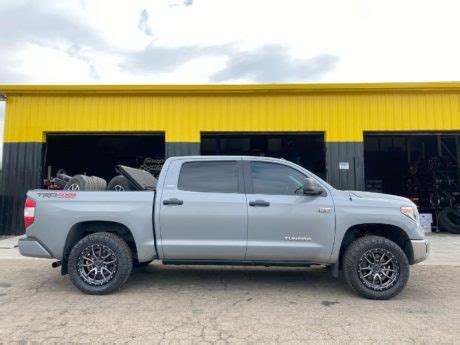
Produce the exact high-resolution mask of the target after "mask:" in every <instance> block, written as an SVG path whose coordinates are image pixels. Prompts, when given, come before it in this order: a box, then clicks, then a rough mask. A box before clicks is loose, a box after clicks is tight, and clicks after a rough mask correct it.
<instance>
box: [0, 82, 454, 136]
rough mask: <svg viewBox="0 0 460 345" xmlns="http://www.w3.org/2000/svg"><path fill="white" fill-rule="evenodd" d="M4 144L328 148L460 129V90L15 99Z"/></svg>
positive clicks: (9, 105)
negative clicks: (215, 141)
mask: <svg viewBox="0 0 460 345" xmlns="http://www.w3.org/2000/svg"><path fill="white" fill-rule="evenodd" d="M7 95H8V100H7V107H6V109H7V114H6V119H5V134H4V140H5V142H42V141H44V140H45V134H46V132H109V131H110V132H131V131H132V132H144V131H147V132H165V135H166V141H167V142H199V141H200V133H201V132H215V131H219V132H222V131H223V132H235V131H244V132H260V131H264V132H270V131H273V132H281V131H283V132H284V131H297V132H299V131H315V132H325V134H326V140H327V141H329V142H350V141H358V142H359V141H362V140H363V132H365V131H434V130H443V131H453V130H456V131H458V130H460V91H459V90H445V91H443V90H431V91H427V90H421V91H404V90H397V91H394V92H391V91H381V92H378V91H373V92H362V91H353V90H350V91H348V92H345V91H340V92H337V91H334V92H332V91H331V92H329V91H322V92H316V93H314V92H286V91H284V92H279V93H276V92H266V93H251V92H247V93H245V92H239V93H237V92H228V93H226V92H224V91H223V92H221V93H195V94H194V93H190V94H186V93H185V92H184V93H176V94H174V93H170V94H162V93H158V92H157V93H140V94H137V93H135V92H132V93H121V92H120V93H97V92H95V93H81V92H73V93H64V92H62V93H59V94H58V93H14V92H11V93H9V94H7Z"/></svg>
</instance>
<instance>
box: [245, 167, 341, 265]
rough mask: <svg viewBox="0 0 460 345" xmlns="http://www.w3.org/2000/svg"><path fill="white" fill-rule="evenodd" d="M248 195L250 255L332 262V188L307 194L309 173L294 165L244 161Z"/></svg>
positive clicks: (286, 259)
mask: <svg viewBox="0 0 460 345" xmlns="http://www.w3.org/2000/svg"><path fill="white" fill-rule="evenodd" d="M244 166H245V169H244V174H245V178H246V181H247V182H246V183H247V185H246V189H247V192H248V194H247V200H248V206H249V207H248V249H247V255H246V259H247V260H270V261H314V262H327V260H328V259H329V257H330V254H331V251H332V246H333V244H334V235H335V216H334V205H333V201H332V198H331V196H330V195H329V193H327V191H325V192H324V193H323V195H319V196H310V195H304V194H303V190H302V186H303V181H304V179H305V178H306V177H307V176H306V175H305V174H304V173H303V172H301V171H300V170H297V169H295V168H293V167H291V166H288V165H284V164H279V163H275V162H264V161H244Z"/></svg>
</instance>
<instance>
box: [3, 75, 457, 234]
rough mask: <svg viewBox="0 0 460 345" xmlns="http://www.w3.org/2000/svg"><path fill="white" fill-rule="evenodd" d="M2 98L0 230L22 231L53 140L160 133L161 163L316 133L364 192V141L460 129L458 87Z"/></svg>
mask: <svg viewBox="0 0 460 345" xmlns="http://www.w3.org/2000/svg"><path fill="white" fill-rule="evenodd" d="M0 94H1V96H0V97H1V98H4V99H6V102H7V106H6V116H5V131H4V153H3V185H4V186H3V192H2V206H3V208H4V210H6V212H3V213H5V214H7V215H6V216H5V218H4V219H3V221H2V226H3V229H1V230H0V233H20V232H22V228H21V227H20V226H19V224H20V222H21V217H22V216H21V213H22V203H23V201H24V194H25V192H26V190H27V189H30V188H39V187H41V186H42V181H43V179H44V178H45V177H46V174H47V167H46V159H47V158H46V155H47V152H48V151H47V150H48V148H47V143H48V141H49V138H50V137H52V136H53V135H57V134H66V135H71V134H75V135H76V134H78V135H87V134H93V135H97V136H103V135H107V134H117V135H142V134H158V135H160V136H161V138H163V139H161V140H164V143H163V144H162V145H164V148H163V150H164V158H167V157H170V156H174V155H189V154H200V153H201V152H202V151H203V150H202V138H203V137H205V136H206V135H211V136H212V134H213V133H214V134H216V133H218V134H223V135H231V134H241V135H245V134H248V135H249V134H251V135H252V134H265V135H267V134H268V135H271V134H273V135H275V134H276V135H281V134H289V133H294V134H298V135H302V134H305V135H307V134H316V135H319V136H320V137H321V140H322V141H323V142H324V162H325V177H326V178H327V180H328V181H329V182H330V183H331V184H332V185H334V186H336V187H338V188H349V189H365V171H364V167H365V162H364V144H363V141H364V139H365V136H366V135H367V134H372V133H380V134H385V133H399V134H408V133H415V134H416V133H428V134H429V133H438V134H439V133H441V134H455V132H458V131H460V83H456V82H447V83H386V84H307V85H206V86H204V85H203V86H202V85H200V86H196V85H181V86H121V85H117V86H95V85H92V86H89V85H87V86H20V85H14V86H0ZM213 140H214V139H213ZM457 140H458V139H457ZM162 147H163V146H162ZM64 153H65V152H64ZM64 153H63V154H64Z"/></svg>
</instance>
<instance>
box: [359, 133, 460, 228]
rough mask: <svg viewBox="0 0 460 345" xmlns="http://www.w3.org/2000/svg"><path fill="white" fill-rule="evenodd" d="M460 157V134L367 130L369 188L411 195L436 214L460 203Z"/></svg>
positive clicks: (415, 200) (367, 175) (366, 151)
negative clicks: (378, 132) (394, 132)
mask: <svg viewBox="0 0 460 345" xmlns="http://www.w3.org/2000/svg"><path fill="white" fill-rule="evenodd" d="M459 159H460V135H458V134H450V133H430V134H367V135H365V136H364V169H365V178H366V190H368V191H372V192H381V193H388V194H395V195H400V196H404V197H408V198H410V199H412V200H413V201H414V202H415V203H416V204H417V205H418V206H419V208H420V210H421V212H427V213H431V214H432V215H433V216H434V218H436V215H437V214H439V212H441V211H442V210H443V209H445V208H454V209H456V208H457V207H458V206H459V204H460V193H459V186H460V166H459V164H458V162H459ZM434 221H435V222H434V223H435V224H436V219H434Z"/></svg>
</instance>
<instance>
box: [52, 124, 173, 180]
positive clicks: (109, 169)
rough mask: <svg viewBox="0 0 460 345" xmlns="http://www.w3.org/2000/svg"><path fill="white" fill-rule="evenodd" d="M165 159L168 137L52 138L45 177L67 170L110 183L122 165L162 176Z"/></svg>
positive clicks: (105, 135) (130, 135)
mask: <svg viewBox="0 0 460 345" xmlns="http://www.w3.org/2000/svg"><path fill="white" fill-rule="evenodd" d="M164 157H165V137H164V134H156V133H155V134H132V133H130V134H90V135H89V134H48V135H47V142H46V149H45V171H44V176H47V175H48V174H51V176H55V175H56V173H57V171H58V170H59V169H64V170H65V171H66V172H67V174H69V175H76V174H87V175H96V176H99V177H102V178H104V179H106V180H107V181H109V180H110V179H111V178H112V177H114V176H115V175H116V172H115V166H116V165H118V164H122V165H127V166H130V167H135V168H143V169H144V170H148V171H150V172H152V173H153V175H158V173H159V169H161V166H162V165H163V163H164Z"/></svg>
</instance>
